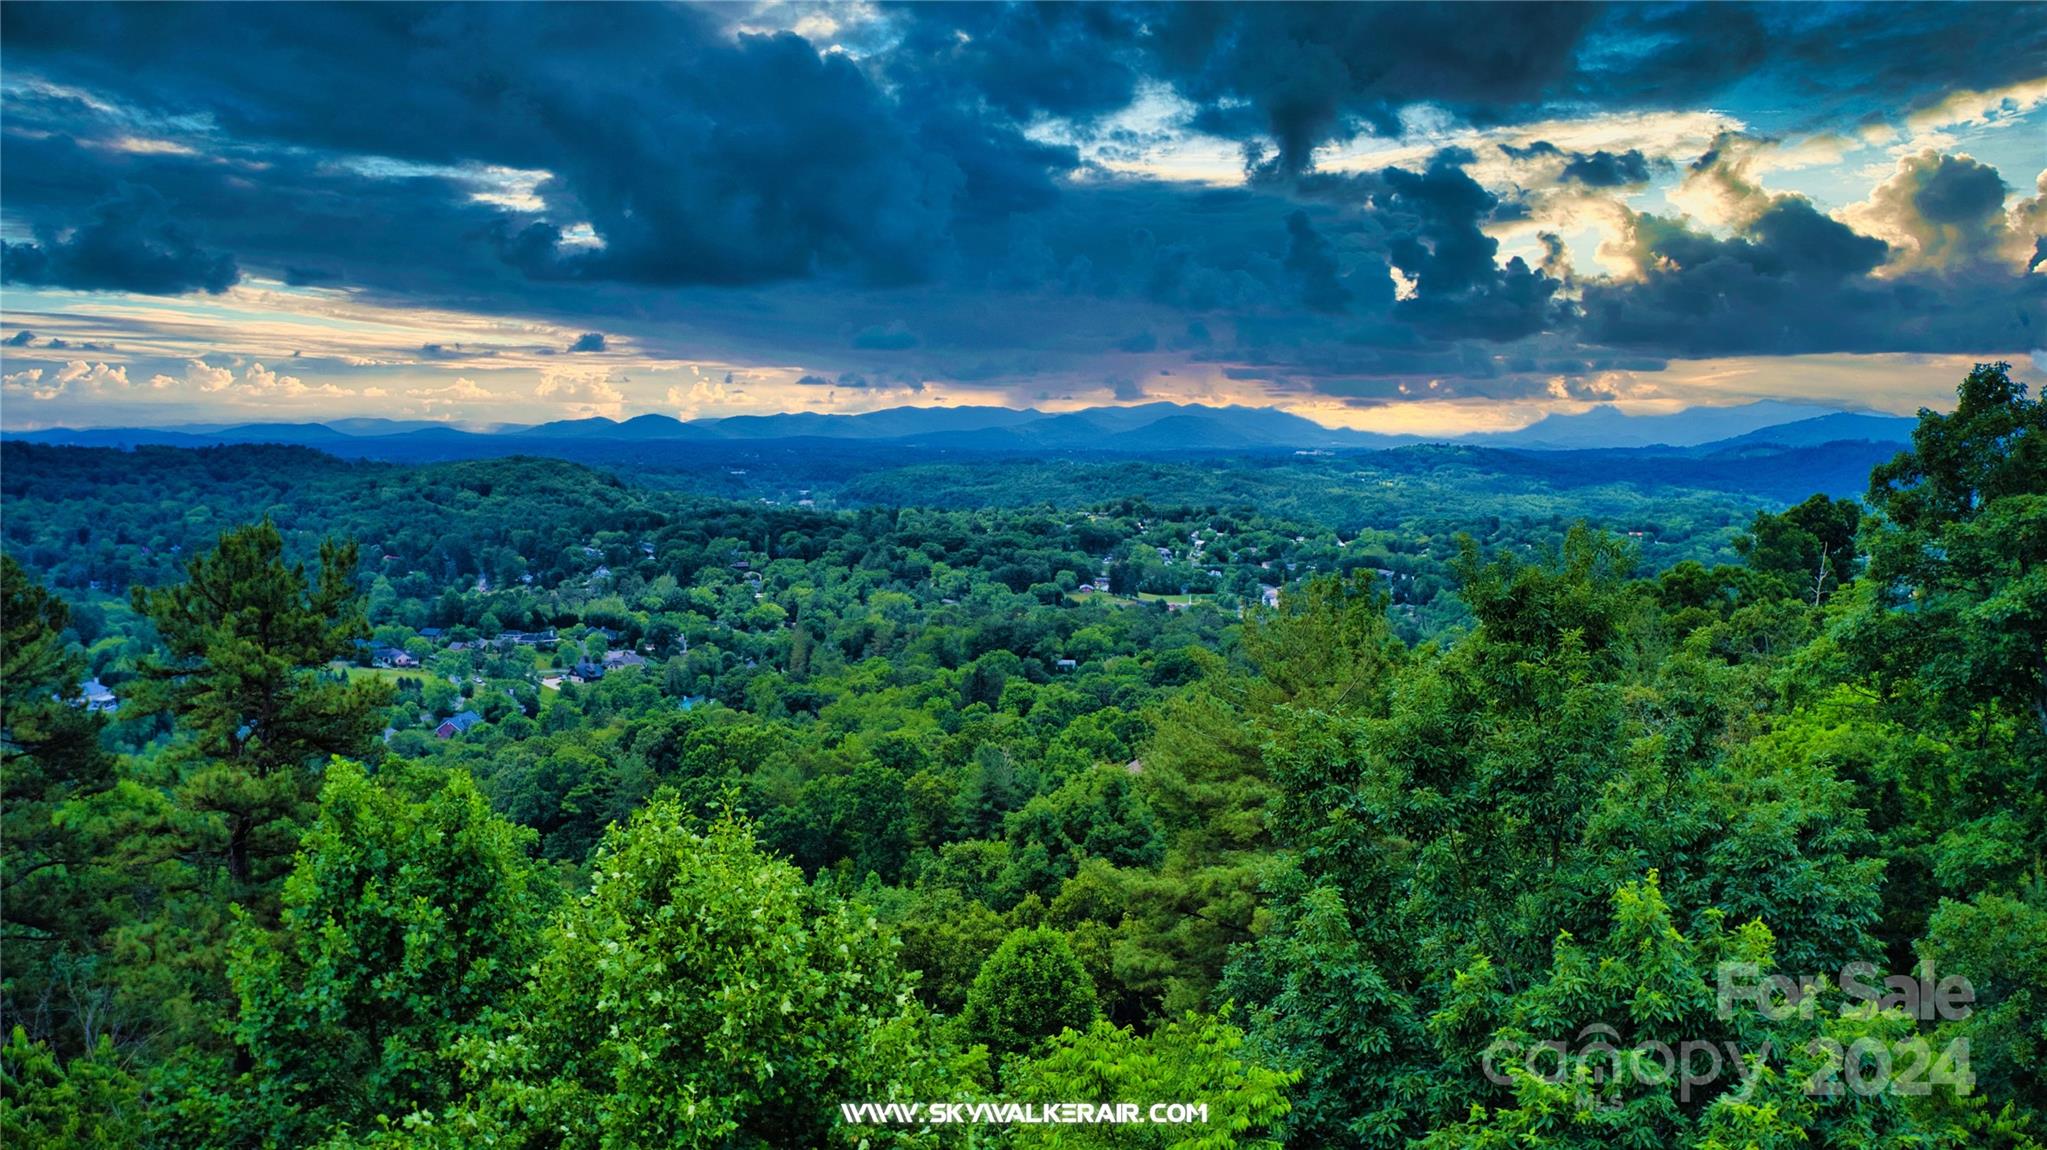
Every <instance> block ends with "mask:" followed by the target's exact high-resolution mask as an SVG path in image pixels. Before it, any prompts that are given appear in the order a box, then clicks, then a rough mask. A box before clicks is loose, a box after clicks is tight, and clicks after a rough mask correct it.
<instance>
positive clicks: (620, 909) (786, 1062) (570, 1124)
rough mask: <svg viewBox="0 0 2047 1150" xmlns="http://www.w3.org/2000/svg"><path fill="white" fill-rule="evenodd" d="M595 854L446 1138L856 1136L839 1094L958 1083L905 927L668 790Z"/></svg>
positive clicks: (485, 1053) (476, 1045) (902, 1096)
mask: <svg viewBox="0 0 2047 1150" xmlns="http://www.w3.org/2000/svg"><path fill="white" fill-rule="evenodd" d="M592 866H593V872H594V879H595V882H594V885H593V887H592V888H591V890H590V892H589V893H588V894H587V895H585V896H583V897H582V898H580V899H578V900H577V901H576V902H575V903H574V904H572V905H571V906H570V907H569V908H568V909H567V910H566V911H564V912H563V913H562V914H561V916H560V917H559V919H558V920H557V922H556V923H555V925H554V927H553V928H552V929H550V930H549V931H548V932H547V935H546V940H545V950H544V951H543V953H542V954H541V956H540V958H539V959H538V961H537V964H536V966H535V968H534V974H533V978H532V984H531V987H530V989H529V991H528V998H527V1003H526V1005H525V1006H524V1007H523V1008H522V1009H521V1010H520V1012H519V1014H518V1016H517V1017H516V1018H515V1019H513V1020H512V1022H513V1029H511V1030H510V1031H509V1032H507V1033H500V1034H497V1035H494V1036H492V1037H490V1038H487V1039H478V1040H475V1041H472V1042H469V1043H467V1044H465V1045H464V1046H463V1055H464V1058H465V1060H466V1064H467V1066H468V1078H469V1081H470V1083H471V1085H472V1088H473V1089H474V1091H475V1093H474V1095H473V1096H472V1097H471V1098H470V1099H469V1100H468V1101H466V1102H465V1103H463V1104H462V1105H460V1106H458V1107H457V1108H455V1109H454V1110H452V1111H450V1112H449V1113H448V1114H446V1115H444V1116H443V1117H441V1118H440V1119H438V1120H436V1121H433V1122H428V1123H426V1124H425V1128H430V1129H431V1130H433V1131H435V1133H433V1134H432V1135H431V1137H432V1138H433V1139H438V1140H441V1141H443V1142H445V1143H446V1144H459V1143H462V1142H465V1141H469V1140H471V1139H474V1138H478V1137H484V1136H485V1134H484V1133H483V1132H492V1133H491V1134H490V1135H489V1136H490V1137H495V1138H500V1139H509V1140H514V1141H516V1142H520V1143H524V1144H532V1140H544V1141H545V1143H546V1144H548V1145H556V1146H563V1147H578V1146H590V1147H596V1146H621V1145H653V1144H656V1143H658V1144H660V1145H667V1146H762V1147H766V1146H791V1145H805V1146H827V1145H839V1144H842V1143H843V1144H850V1142H851V1139H852V1135H849V1134H848V1133H847V1132H846V1128H845V1127H842V1126H841V1125H840V1124H839V1123H838V1110H837V1107H838V1104H839V1103H840V1102H842V1101H847V1100H870V1099H873V1100H908V1099H913V1098H914V1099H924V1098H931V1097H935V1096H937V1092H938V1091H940V1090H943V1089H946V1088H948V1087H949V1086H950V1085H952V1084H953V1083H954V1081H955V1078H954V1075H955V1074H956V1068H955V1066H954V1064H953V1062H952V1061H951V1060H949V1058H948V1056H946V1055H945V1054H944V1053H943V1051H942V1049H940V1048H938V1047H937V1046H936V1044H935V1043H933V1042H932V1040H931V1035H930V1027H929V1022H928V1019H927V1018H926V1016H925V1015H924V1013H923V1012H922V1010H921V1009H919V1008H918V1007H917V1005H916V1003H915V1001H914V999H912V998H911V996H910V993H909V982H910V980H909V976H908V975H907V974H906V972H904V971H903V970H902V968H901V967H900V965H899V964H898V963H897V961H896V957H895V947H894V943H893V940H892V938H891V937H890V935H889V934H888V933H887V932H886V931H885V930H884V929H882V928H881V927H880V926H879V925H878V924H877V923H876V922H875V921H874V919H873V918H872V917H871V916H869V915H868V914H867V913H866V912H865V911H864V910H863V909H862V908H860V907H858V906H855V905H851V904H848V903H845V902H842V901H839V900H837V899H835V898H832V897H830V896H828V895H824V894H821V893H819V892H817V891H814V890H812V889H811V888H810V887H808V886H806V885H805V884H804V882H803V879H802V875H801V874H800V873H799V872H798V871H797V870H796V869H795V868H794V867H792V866H790V865H789V864H787V863H784V862H778V861H774V860H772V859H769V858H767V857H765V856H763V855H762V854H761V853H760V850H759V848H758V846H757V845H756V844H755V841H754V838H753V834H752V832H751V830H750V829H749V828H747V827H746V826H745V825H744V824H742V823H739V822H736V821H733V820H730V819H724V820H720V821H719V822H717V823H714V824H712V825H710V826H709V827H700V826H697V825H694V824H693V823H692V820H690V819H689V818H688V817H687V816H686V815H685V814H684V812H683V811H682V810H681V808H680V807H679V805H678V804H676V803H675V802H674V801H673V800H672V799H668V798H657V799H655V800H654V801H653V802H652V803H650V804H649V805H648V806H647V807H646V808H645V809H643V810H641V811H640V812H639V813H637V814H636V815H634V817H633V818H632V820H631V822H630V823H627V824H624V825H621V826H619V827H617V828H614V829H613V830H612V831H611V832H609V833H608V834H607V835H606V836H605V840H604V844H603V845H602V847H601V848H600V849H599V851H598V854H597V856H596V858H595V859H594V860H593V863H592Z"/></svg>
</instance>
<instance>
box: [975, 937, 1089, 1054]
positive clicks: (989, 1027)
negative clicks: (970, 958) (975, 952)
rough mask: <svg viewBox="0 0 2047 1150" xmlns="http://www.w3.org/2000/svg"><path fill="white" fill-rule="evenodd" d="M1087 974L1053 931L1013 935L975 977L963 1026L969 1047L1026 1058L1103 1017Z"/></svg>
mask: <svg viewBox="0 0 2047 1150" xmlns="http://www.w3.org/2000/svg"><path fill="white" fill-rule="evenodd" d="M1100 1013H1101V1012H1100V1009H1099V1007H1097V1005H1096V1003H1095V987H1094V983H1093V981H1092V980H1090V979H1089V978H1088V975H1087V968H1086V967H1083V966H1082V965H1081V964H1080V959H1079V958H1077V957H1075V955H1074V953H1073V947H1072V946H1071V945H1070V944H1069V943H1068V942H1067V941H1066V936H1065V935H1064V934H1061V933H1060V932H1059V931H1056V930H1053V929H1051V928H1049V927H1038V928H1037V929H1034V930H1015V931H1011V932H1010V935H1009V937H1008V938H1005V939H1003V940H1002V945H1001V946H998V947H996V948H995V953H994V954H991V955H989V956H988V961H986V962H984V963H982V964H981V973H979V974H977V975H975V976H974V985H973V986H972V988H970V989H969V990H968V991H967V1008H966V1011H965V1012H964V1013H963V1014H961V1016H960V1022H961V1025H962V1028H963V1032H964V1033H965V1035H966V1037H967V1040H968V1041H969V1042H978V1043H980V1044H981V1045H983V1046H986V1047H987V1048H988V1049H989V1050H990V1051H991V1052H993V1053H995V1054H998V1055H1003V1054H1019V1053H1025V1052H1028V1051H1031V1050H1034V1049H1036V1048H1037V1046H1038V1044H1039V1043H1041V1042H1043V1041H1044V1040H1045V1039H1047V1038H1050V1037H1052V1036H1053V1035H1056V1034H1058V1033H1059V1032H1061V1031H1063V1030H1068V1029H1073V1030H1079V1029H1082V1028H1085V1027H1086V1026H1087V1025H1088V1024H1089V1023H1092V1022H1093V1021H1094V1020H1095V1019H1096V1018H1097V1017H1099V1015H1100Z"/></svg>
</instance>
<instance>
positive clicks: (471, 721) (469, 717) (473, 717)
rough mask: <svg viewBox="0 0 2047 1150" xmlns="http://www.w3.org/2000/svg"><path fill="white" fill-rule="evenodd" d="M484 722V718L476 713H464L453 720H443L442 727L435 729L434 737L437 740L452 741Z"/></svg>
mask: <svg viewBox="0 0 2047 1150" xmlns="http://www.w3.org/2000/svg"><path fill="white" fill-rule="evenodd" d="M482 721H483V716H482V715H479V714H477V713H476V712H475V711H464V712H462V713H461V714H459V715H456V716H454V717H453V718H449V719H444V720H442V721H441V725H440V726H438V727H435V728H434V737H435V738H437V739H452V738H454V737H455V736H456V735H459V734H462V733H463V732H465V731H467V730H468V729H469V728H471V727H473V726H475V725H476V724H478V723H481V722H482Z"/></svg>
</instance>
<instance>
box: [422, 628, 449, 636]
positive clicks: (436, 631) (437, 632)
mask: <svg viewBox="0 0 2047 1150" xmlns="http://www.w3.org/2000/svg"><path fill="white" fill-rule="evenodd" d="M443 634H445V632H443V631H442V630H441V629H440V628H439V627H421V628H420V629H419V637H420V638H422V639H438V638H440V637H441V636H442V635H443Z"/></svg>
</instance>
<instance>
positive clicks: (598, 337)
mask: <svg viewBox="0 0 2047 1150" xmlns="http://www.w3.org/2000/svg"><path fill="white" fill-rule="evenodd" d="M569 350H570V351H571V352H578V351H603V350H604V333H603V332H601V331H586V332H584V333H583V334H582V335H579V336H577V337H576V341H575V342H574V343H571V344H570V345H569Z"/></svg>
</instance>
